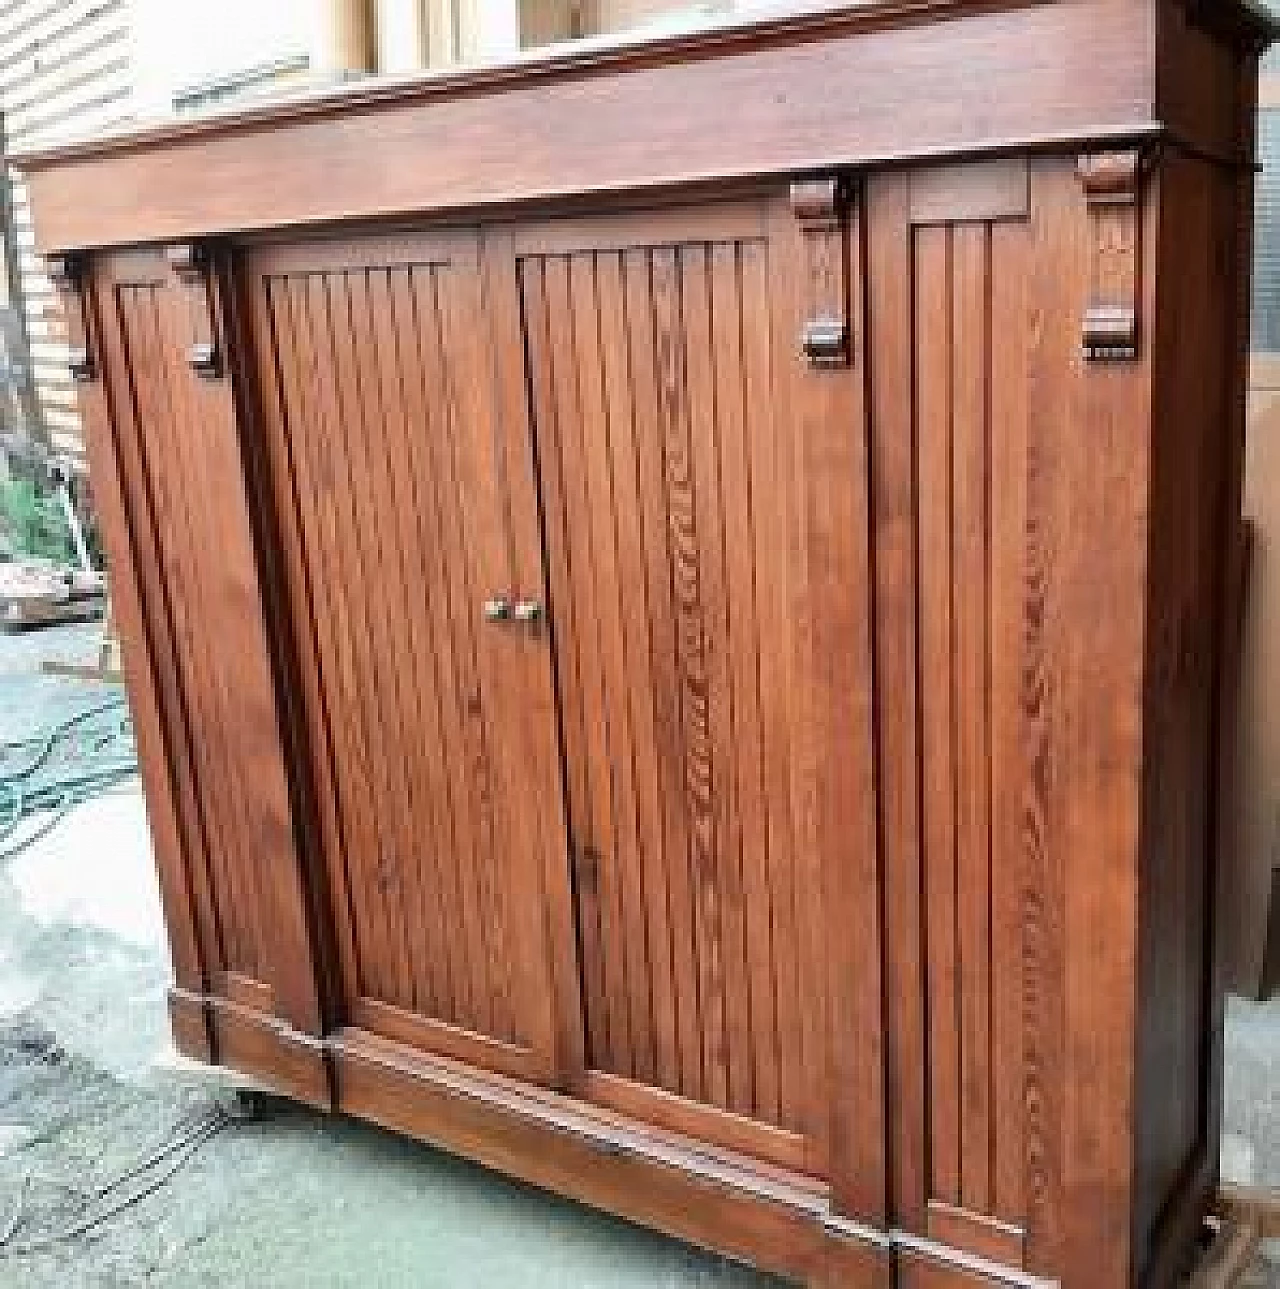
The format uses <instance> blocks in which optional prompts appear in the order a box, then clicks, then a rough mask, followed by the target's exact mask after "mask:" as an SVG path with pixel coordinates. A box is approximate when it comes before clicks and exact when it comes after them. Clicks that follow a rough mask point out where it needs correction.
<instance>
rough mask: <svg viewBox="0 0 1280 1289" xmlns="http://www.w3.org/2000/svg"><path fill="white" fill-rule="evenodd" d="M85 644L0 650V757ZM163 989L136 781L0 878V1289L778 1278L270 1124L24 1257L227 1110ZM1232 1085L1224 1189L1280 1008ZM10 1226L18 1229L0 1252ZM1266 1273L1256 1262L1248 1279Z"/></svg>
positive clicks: (604, 1286) (1275, 1116) (400, 1287)
mask: <svg viewBox="0 0 1280 1289" xmlns="http://www.w3.org/2000/svg"><path fill="white" fill-rule="evenodd" d="M95 642H96V631H95V629H94V628H92V627H76V628H60V629H57V630H54V631H45V632H42V633H37V634H35V635H28V636H19V637H12V636H4V635H0V742H3V741H4V740H7V739H15V738H19V737H22V736H24V735H27V734H29V733H31V732H32V731H34V730H36V729H40V728H43V727H45V726H47V725H49V724H50V723H52V722H53V721H55V720H57V719H60V718H62V717H65V716H67V715H69V714H70V713H71V712H73V711H75V710H77V709H78V708H80V707H81V706H83V705H85V704H87V703H89V702H92V701H95V700H97V699H100V697H101V693H102V691H101V689H100V687H97V686H94V685H92V684H86V683H80V682H71V681H66V680H54V679H51V678H46V677H41V676H40V675H39V674H38V671H37V667H38V660H39V659H40V658H41V657H47V656H50V655H55V654H56V655H60V656H63V657H67V658H80V659H87V658H89V657H91V656H92V654H93V651H94V646H95ZM168 976H169V966H168V960H167V955H166V950H165V942H164V932H163V927H162V923H161V918H160V909H159V900H158V894H157V891H156V887H155V879H154V874H153V869H152V865H151V858H150V850H149V842H148V836H147V828H146V819H145V814H144V811H143V807H142V798H141V794H140V791H139V789H138V787H137V785H136V784H130V785H127V786H126V788H124V789H122V790H119V791H116V792H114V793H112V794H110V795H109V796H107V797H104V798H101V799H99V800H98V801H95V802H93V803H91V804H89V805H85V806H82V807H80V808H78V809H77V810H76V811H74V812H73V813H72V814H71V815H70V816H69V817H68V818H67V819H65V820H64V821H63V822H62V823H61V824H60V825H59V826H58V827H57V828H56V829H55V830H54V831H53V832H52V833H51V834H50V835H49V836H48V837H47V838H45V839H44V840H42V841H41V842H40V843H39V844H37V845H35V846H33V847H32V848H31V849H29V850H27V851H26V852H24V853H22V854H20V855H18V856H17V857H15V858H13V859H11V860H0V1287H3V1289H123V1287H124V1286H130V1287H132V1286H148V1287H149V1289H195V1287H197V1286H218V1289H241V1287H243V1289H250V1287H252V1289H345V1287H346V1286H351V1287H352V1289H355V1287H356V1286H359V1289H434V1287H437V1286H439V1287H441V1289H445V1287H447V1289H470V1287H472V1286H474V1287H475V1289H487V1287H489V1286H493V1287H495V1289H496V1287H497V1286H503V1287H504V1289H505V1287H507V1286H520V1287H521V1289H570V1287H572V1289H591V1287H598V1289H642V1287H643V1289H664V1287H665V1289H683V1287H685V1286H704V1287H705V1289H748V1287H749V1286H755V1287H756V1289H764V1287H765V1286H767V1285H770V1284H776V1283H777V1282H775V1281H772V1280H769V1279H767V1278H765V1277H761V1276H758V1275H755V1274H753V1273H751V1272H749V1271H747V1270H745V1269H743V1268H740V1267H737V1266H734V1265H732V1264H730V1263H728V1262H725V1261H723V1260H721V1259H717V1258H714V1257H710V1256H708V1255H706V1254H703V1253H700V1252H698V1251H696V1250H693V1249H690V1248H688V1247H686V1246H683V1245H680V1244H677V1243H675V1242H673V1241H670V1240H665V1239H663V1238H661V1237H659V1236H656V1235H653V1234H650V1233H648V1232H645V1231H642V1230H640V1229H638V1228H636V1227H633V1226H630V1225H628V1224H626V1223H623V1222H619V1221H615V1220H612V1219H609V1218H606V1217H603V1216H600V1215H598V1214H594V1213H592V1212H590V1211H588V1210H586V1209H583V1208H581V1207H579V1206H577V1205H574V1204H570V1203H567V1202H564V1201H561V1200H558V1199H556V1198H554V1197H551V1196H548V1195H545V1194H543V1193H541V1192H539V1191H535V1190H533V1189H531V1188H528V1187H524V1186H520V1185H517V1184H514V1183H511V1182H508V1181H505V1180H503V1179H502V1178H499V1177H496V1176H494V1175H492V1174H490V1173H487V1172H486V1171H484V1170H482V1169H480V1168H476V1167H473V1166H471V1165H469V1164H467V1163H464V1162H461V1161H459V1160H455V1159H452V1158H450V1157H449V1156H447V1155H444V1154H442V1153H440V1152H438V1151H434V1150H431V1149H429V1148H427V1147H425V1146H422V1145H419V1144H416V1143H413V1142H409V1141H406V1140H403V1139H401V1138H398V1137H396V1136H394V1135H392V1134H390V1133H386V1132H382V1131H380V1130H378V1129H376V1128H372V1127H367V1126H365V1125H362V1124H357V1123H352V1122H348V1121H345V1120H341V1119H335V1118H326V1117H323V1116H320V1115H317V1114H313V1113H311V1112H309V1111H305V1110H302V1109H298V1108H294V1107H290V1106H284V1105H281V1106H278V1107H274V1108H273V1110H272V1113H270V1114H269V1115H268V1117H266V1118H265V1119H263V1120H261V1121H258V1122H252V1123H246V1124H236V1125H234V1126H231V1127H228V1128H226V1129H224V1130H223V1131H221V1132H220V1133H218V1135H216V1136H215V1137H213V1138H212V1139H211V1140H209V1141H208V1142H207V1143H206V1144H205V1145H204V1146H203V1147H202V1148H201V1149H200V1150H199V1152H198V1153H196V1154H194V1155H193V1156H192V1157H191V1158H190V1160H189V1161H188V1162H187V1163H186V1164H185V1166H183V1167H182V1168H181V1169H180V1171H177V1172H176V1173H175V1174H174V1176H173V1177H172V1178H170V1179H169V1180H168V1181H167V1182H166V1183H165V1184H163V1185H162V1186H161V1187H160V1188H159V1189H157V1190H156V1191H155V1192H154V1193H153V1194H150V1195H147V1196H145V1197H144V1198H142V1199H141V1200H140V1201H139V1202H137V1203H135V1204H132V1205H131V1206H130V1207H128V1208H127V1209H125V1210H124V1211H123V1212H122V1213H121V1214H119V1215H118V1216H116V1217H115V1218H113V1219H112V1220H110V1221H107V1222H105V1223H103V1224H102V1225H100V1226H96V1227H93V1228H92V1229H90V1230H88V1231H86V1232H85V1233H83V1234H81V1235H77V1236H75V1237H74V1238H70V1239H66V1240H58V1241H55V1242H54V1243H53V1244H52V1245H51V1246H49V1247H47V1248H43V1249H37V1250H35V1251H31V1252H26V1253H24V1252H21V1246H23V1245H24V1244H30V1243H31V1242H32V1241H33V1240H36V1239H37V1238H38V1237H39V1236H40V1235H41V1234H42V1233H53V1234H58V1233H65V1232H66V1231H67V1230H69V1229H71V1228H74V1227H75V1226H76V1225H77V1224H79V1222H80V1219H81V1218H82V1217H83V1216H84V1215H85V1214H90V1215H92V1214H93V1213H94V1212H95V1211H98V1210H100V1209H101V1208H102V1206H103V1205H104V1204H105V1203H106V1201H105V1200H96V1201H95V1200H94V1199H93V1197H92V1192H93V1191H94V1190H95V1189H96V1188H99V1187H101V1186H102V1185H104V1184H105V1183H106V1182H108V1181H110V1180H112V1179H113V1178H114V1177H116V1176H117V1175H118V1174H119V1173H120V1172H121V1171H122V1170H123V1169H125V1168H127V1166H128V1165H129V1164H130V1163H132V1162H133V1161H135V1160H137V1159H138V1158H139V1156H141V1155H143V1154H145V1153H146V1152H147V1150H148V1148H149V1147H150V1146H152V1145H153V1144H154V1143H156V1142H157V1140H160V1139H163V1138H164V1137H165V1135H166V1134H167V1133H169V1132H170V1130H171V1129H172V1128H173V1127H174V1125H175V1124H181V1123H182V1122H183V1116H184V1115H188V1116H190V1115H192V1114H194V1113H197V1112H199V1111H200V1110H201V1109H202V1108H203V1107H207V1105H208V1103H209V1102H210V1100H211V1099H213V1100H221V1101H222V1102H224V1103H228V1102H229V1094H228V1091H227V1089H226V1086H225V1085H224V1084H223V1083H222V1082H220V1080H219V1079H218V1077H217V1076H216V1075H214V1074H211V1073H207V1072H204V1071H199V1070H197V1071H194V1072H193V1071H192V1069H191V1068H190V1067H188V1066H185V1065H184V1063H182V1062H180V1061H178V1060H177V1059H176V1058H175V1057H174V1055H173V1052H172V1049H171V1046H170V1043H169V1038H168V1031H167V1025H166V1019H165V1010H164V991H165V987H166V985H167V983H168ZM1226 1089H1227V1121H1228V1122H1227V1134H1228V1135H1227V1138H1226V1142H1225V1155H1224V1159H1225V1162H1226V1167H1227V1169H1228V1171H1229V1172H1230V1173H1232V1174H1233V1175H1234V1176H1235V1177H1236V1178H1237V1179H1238V1180H1241V1181H1249V1182H1258V1183H1266V1184H1270V1185H1280V1003H1276V1004H1271V1005H1266V1006H1257V1005H1254V1006H1248V1005H1245V1004H1237V1005H1234V1006H1233V1007H1232V1009H1231V1017H1230V1027H1229V1032H1228V1037H1227V1079H1226ZM190 1122H191V1119H190V1118H188V1120H187V1123H188V1125H189V1124H190ZM177 1158H178V1157H177V1156H175V1157H174V1159H175V1161H176V1159H177ZM159 1171H162V1165H157V1172H154V1173H147V1174H143V1175H142V1176H140V1177H139V1178H137V1179H134V1181H133V1183H132V1184H133V1185H134V1186H135V1187H138V1188H140V1187H141V1185H142V1183H143V1182H144V1181H146V1180H148V1179H149V1178H151V1177H154V1176H158V1172H159ZM117 1193H123V1192H112V1194H113V1195H114V1194H117ZM108 1198H109V1197H108ZM95 1204H96V1205H97V1209H95ZM15 1211H20V1212H21V1214H22V1216H23V1221H22V1224H21V1225H20V1226H19V1227H18V1229H17V1230H16V1232H14V1233H13V1236H12V1238H10V1239H8V1240H6V1236H7V1235H8V1234H9V1225H10V1214H12V1213H14V1212H15ZM15 1250H17V1251H15ZM1268 1274H1269V1273H1268V1272H1267V1270H1266V1269H1265V1268H1264V1267H1261V1266H1260V1267H1259V1269H1258V1272H1257V1274H1256V1276H1255V1277H1254V1279H1253V1281H1252V1283H1253V1284H1254V1285H1265V1284H1267V1283H1268ZM1272 1282H1273V1283H1274V1284H1275V1285H1277V1286H1280V1275H1276V1276H1274V1277H1272Z"/></svg>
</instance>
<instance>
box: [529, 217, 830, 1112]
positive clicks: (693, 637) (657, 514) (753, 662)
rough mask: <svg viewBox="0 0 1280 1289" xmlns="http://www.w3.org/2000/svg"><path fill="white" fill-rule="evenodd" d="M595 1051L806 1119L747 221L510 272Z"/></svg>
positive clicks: (798, 952) (757, 269) (695, 1091)
mask: <svg viewBox="0 0 1280 1289" xmlns="http://www.w3.org/2000/svg"><path fill="white" fill-rule="evenodd" d="M521 282H522V292H523V305H524V320H525V328H526V334H527V337H528V346H529V354H530V365H531V378H532V379H531V383H532V401H533V404H534V420H535V427H536V435H537V441H538V447H539V457H540V466H541V473H542V485H543V489H544V509H545V522H546V542H547V549H548V557H549V577H550V584H551V601H552V614H553V623H554V632H555V651H556V660H555V661H556V670H557V678H558V685H559V693H560V698H561V702H562V705H563V711H562V732H563V739H564V747H565V758H566V769H567V779H568V798H569V816H570V834H571V836H570V846H571V850H572V856H573V865H574V872H575V875H576V884H577V899H578V921H579V925H578V929H579V937H580V947H581V958H582V971H583V993H584V1006H585V1024H586V1031H587V1040H588V1043H587V1046H588V1053H587V1059H588V1063H589V1065H591V1066H592V1067H593V1068H595V1069H599V1070H603V1071H607V1072H610V1073H613V1074H616V1075H620V1076H622V1077H624V1078H629V1079H635V1080H637V1081H639V1082H641V1083H652V1084H654V1085H656V1086H659V1087H663V1088H666V1089H668V1090H669V1091H672V1092H676V1093H679V1094H680V1095H682V1096H684V1097H687V1098H690V1099H692V1100H695V1101H700V1102H705V1103H707V1104H710V1105H713V1106H717V1107H721V1108H723V1109H727V1110H731V1111H734V1112H736V1113H738V1114H741V1115H744V1116H749V1117H751V1118H754V1119H758V1120H761V1121H764V1122H766V1123H770V1124H775V1125H780V1126H784V1127H788V1128H793V1129H798V1128H800V1127H801V1124H802V1118H803V1109H804V1107H803V1098H804V1090H803V1089H804V1086H805V1083H806V1074H805V1071H804V1069H803V1061H802V1052H803V1050H804V1044H803V1042H802V1039H801V1034H800V1028H801V1025H802V1006H803V1000H802V998H801V996H800V983H799V963H800V959H801V957H802V955H804V954H805V953H807V952H808V951H809V950H808V947H807V946H804V945H802V943H801V940H800V937H799V936H798V934H797V929H796V928H797V899H798V895H797V890H796V885H795V883H796V873H797V865H796V863H795V862H794V845H793V839H792V838H793V819H792V802H791V797H790V794H789V791H788V790H787V788H786V787H785V784H786V781H787V771H786V766H787V764H788V759H789V756H790V738H791V733H790V729H789V725H788V722H787V719H786V709H787V705H788V703H789V702H790V701H791V694H790V693H789V691H788V686H786V685H785V684H784V683H782V676H781V670H782V669H783V668H784V667H785V666H786V650H787V649H788V647H789V641H790V638H791V637H790V632H789V629H788V627H787V625H786V623H785V615H786V600H785V597H786V594H787V587H786V585H785V582H784V580H783V575H782V569H783V561H782V560H781V559H780V558H779V555H780V550H781V545H782V540H783V538H782V529H781V524H782V516H783V511H784V506H785V499H784V497H783V495H782V488H781V484H780V473H779V470H778V468H777V456H776V454H777V453H778V452H779V451H780V445H779V440H778V437H777V435H778V426H777V424H776V422H775V414H774V411H773V409H772V408H771V407H770V405H769V396H768V392H767V391H768V390H769V388H770V384H771V362H772V360H773V353H772V350H773V343H774V342H773V339H772V336H771V328H772V326H773V321H772V317H773V308H774V306H773V304H772V302H771V300H770V279H769V265H768V248H767V245H766V243H765V241H764V240H763V239H760V240H755V239H743V240H731V241H723V242H708V243H703V242H698V243H685V244H677V245H664V246H657V247H652V248H650V247H636V248H626V249H621V250H598V251H597V250H588V251H583V252H578V253H571V254H564V255H549V256H542V257H529V258H527V259H525V260H524V262H523V264H522V266H521Z"/></svg>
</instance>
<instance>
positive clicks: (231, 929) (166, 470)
mask: <svg viewBox="0 0 1280 1289" xmlns="http://www.w3.org/2000/svg"><path fill="white" fill-rule="evenodd" d="M113 267H114V268H115V269H116V272H115V273H113V275H112V279H111V281H110V283H109V284H108V285H107V286H106V287H105V290H104V293H103V296H102V303H101V310H100V314H99V318H100V323H101V332H102V343H103V346H104V349H105V357H106V360H107V361H108V362H110V364H111V366H112V368H113V370H114V371H115V372H116V373H117V375H119V373H122V372H124V371H125V370H126V369H127V372H128V379H113V382H112V395H113V415H114V433H115V443H114V450H115V452H116V454H117V457H118V459H119V461H120V462H121V466H122V474H123V476H124V479H125V499H126V504H127V505H128V508H129V514H130V517H131V521H132V525H133V528H132V539H133V542H134V544H135V548H136V550H137V551H138V554H139V557H140V558H141V559H142V560H143V561H144V569H143V575H142V578H141V581H142V588H141V589H142V591H143V599H144V603H145V608H146V615H147V629H148V632H149V639H150V641H151V646H152V649H153V651H154V656H155V659H156V670H157V674H158V676H159V678H160V684H161V695H160V697H161V705H162V709H163V715H164V721H165V725H166V737H167V738H168V740H169V741H170V743H171V745H172V746H173V747H174V748H175V749H179V750H180V751H181V755H182V758H183V759H182V762H181V763H180V764H179V765H177V767H176V774H175V779H176V782H175V787H176V789H177V793H176V795H177V799H178V813H179V822H180V827H181V831H182V842H183V850H184V856H183V860H184V862H185V864H186V867H187V870H188V874H189V881H190V885H191V889H192V892H193V897H194V900H195V903H196V913H197V921H198V925H199V929H200V938H201V942H202V949H203V955H204V960H205V967H206V969H207V971H208V972H209V973H210V975H211V977H212V984H213V987H214V989H215V990H216V992H218V993H221V994H226V995H227V996H229V997H232V998H233V999H235V1000H236V1001H238V1002H241V1003H245V1004H248V1005H251V1006H255V1007H267V1008H269V1007H270V1006H271V1005H272V1000H273V991H274V990H275V989H276V986H277V985H278V984H279V983H280V980H281V978H282V977H281V972H280V963H279V948H280V945H281V944H282V943H285V942H287V943H289V944H292V943H293V941H292V936H293V934H294V930H295V926H294V924H293V923H291V922H289V923H288V924H287V925H286V918H287V915H286V914H285V912H284V909H283V906H282V905H281V903H280V900H281V892H282V890H283V889H284V886H285V884H286V883H287V882H288V881H289V880H291V871H292V865H293V864H294V863H295V852H294V845H295V838H294V832H293V824H292V819H291V812H290V787H289V784H288V782H287V775H286V769H285V764H284V760H283V755H282V751H281V743H280V730H279V726H278V723H277V709H276V704H275V699H274V697H273V687H274V679H273V676H272V670H271V665H270V656H271V654H270V648H269V645H268V641H267V638H266V634H265V627H264V623H263V619H262V617H261V614H260V608H259V605H258V602H257V601H256V599H255V597H254V594H253V589H252V588H253V587H254V585H255V577H256V571H255V556H254V550H253V538H252V534H251V531H250V522H249V515H248V512H247V509H246V505H245V495H244V481H243V476H242V474H241V463H240V459H239V445H238V444H237V442H236V439H235V432H234V427H233V426H232V425H231V423H230V421H229V419H228V418H227V417H226V416H225V415H223V414H221V410H220V404H218V403H217V402H216V400H217V399H218V397H219V391H218V390H217V389H216V388H212V387H210V388H206V387H203V386H202V383H201V382H200V381H199V378H197V377H195V376H194V374H193V373H192V371H191V370H190V368H189V367H188V365H187V362H186V341H187V327H188V313H187V302H186V298H185V296H184V295H183V294H182V292H181V289H180V288H179V287H178V286H176V285H175V282H174V279H173V278H172V276H171V275H170V273H169V272H168V268H167V265H166V264H165V262H164V260H163V258H162V257H161V256H160V255H159V254H156V253H148V252H141V253H138V254H137V255H136V256H133V257H132V258H130V257H128V256H126V257H122V259H121V261H120V262H119V263H118V264H115V265H113ZM209 613H216V614H219V615H221V618H225V620H228V621H234V622H235V624H236V631H235V634H234V637H231V636H227V635H225V634H223V633H212V632H210V631H209V630H208V629H207V628H206V627H205V626H204V625H203V624H204V623H205V622H206V616H205V615H207V614H209ZM221 618H220V620H221ZM276 1001H277V1002H278V1001H280V1000H279V999H278V998H277V999H276Z"/></svg>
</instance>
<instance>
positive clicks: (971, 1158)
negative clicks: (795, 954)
mask: <svg viewBox="0 0 1280 1289" xmlns="http://www.w3.org/2000/svg"><path fill="white" fill-rule="evenodd" d="M910 238H911V251H910V255H911V269H912V291H913V304H914V308H913V318H912V328H913V336H912V344H913V351H914V421H915V476H916V486H917V489H918V498H917V506H916V514H915V522H916V525H917V541H918V563H917V570H916V580H917V587H918V591H917V595H918V603H917V613H918V646H917V647H918V659H917V667H918V671H917V685H918V694H919V708H920V737H921V747H920V774H921V799H920V820H921V840H922V865H923V888H922V890H921V892H920V902H921V903H920V907H921V918H922V923H921V925H922V943H923V948H924V958H925V963H926V975H925V991H924V992H925V1008H924V1034H923V1038H924V1045H925V1046H924V1051H925V1063H926V1066H927V1087H928V1097H927V1143H928V1144H927V1165H928V1168H927V1172H928V1198H929V1199H930V1200H932V1201H934V1202H935V1203H936V1204H938V1205H939V1206H941V1207H940V1208H939V1210H938V1212H937V1214H936V1215H935V1216H936V1219H937V1221H939V1222H940V1223H945V1222H947V1221H950V1220H952V1219H951V1217H950V1216H949V1214H955V1213H959V1214H960V1218H959V1219H958V1220H960V1221H961V1222H962V1223H963V1222H965V1221H971V1220H974V1218H975V1215H976V1218H977V1219H978V1224H977V1225H976V1226H974V1227H973V1232H974V1238H975V1239H979V1240H980V1239H982V1238H984V1237H983V1228H982V1226H981V1220H982V1219H985V1218H988V1217H992V1218H998V1219H1000V1220H1001V1221H1003V1222H1005V1223H1008V1224H1011V1229H1012V1230H1014V1231H1015V1232H1016V1230H1017V1229H1018V1224H1019V1223H1021V1222H1023V1221H1024V1220H1025V1207H1026V1197H1025V1194H1024V1190H1025V1187H1024V1181H1023V1178H1024V1173H1025V1162H1024V1151H1025V1131H1026V1130H1025V1124H1024V1117H1025V1107H1024V1098H1025V1095H1026V1093H1025V1080H1026V1072H1025V1068H1024V1051H1023V1042H1024V1036H1023V1025H1024V1020H1025V1018H1024V1016H1023V1013H1022V1002H1021V999H1022V981H1021V977H1020V973H1021V971H1022V970H1023V948H1022V941H1023V938H1024V936H1025V934H1026V930H1025V927H1024V924H1023V923H1024V908H1023V902H1024V897H1025V881H1024V872H1025V861H1024V854H1025V850H1026V847H1027V845H1028V839H1027V837H1026V836H1025V820H1024V818H1023V809H1024V806H1023V803H1024V801H1025V799H1026V798H1025V793H1024V776H1025V769H1024V762H1023V757H1024V752H1023V738H1024V734H1025V731H1024V716H1023V706H1024V701H1025V695H1024V694H1023V693H1022V679H1021V678H1022V674H1023V654H1024V651H1025V643H1024V640H1023V632H1024V622H1025V614H1026V597H1027V595H1028V586H1027V582H1026V571H1025V563H1026V547H1027V542H1028V540H1029V533H1028V531H1027V523H1028V515H1027V507H1026V489H1027V483H1026V472H1027V469H1028V461H1027V456H1026V434H1027V428H1026V401H1027V379H1028V376H1027V345H1028V341H1027V338H1026V336H1027V328H1028V325H1029V323H1028V316H1027V307H1028V303H1027V291H1026V274H1027V267H1026V265H1027V259H1028V251H1027V239H1028V233H1027V226H1026V225H1025V224H1023V223H1021V222H1017V221H1012V220H1010V221H1007V222H1004V221H1002V222H994V223H992V222H982V221H972V222H970V221H965V222H956V223H950V224H946V223H938V224H922V225H920V226H917V227H915V228H914V229H913V230H912V231H911V233H910ZM966 1215H967V1216H966Z"/></svg>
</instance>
